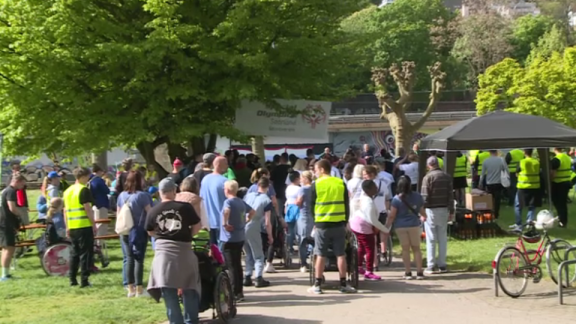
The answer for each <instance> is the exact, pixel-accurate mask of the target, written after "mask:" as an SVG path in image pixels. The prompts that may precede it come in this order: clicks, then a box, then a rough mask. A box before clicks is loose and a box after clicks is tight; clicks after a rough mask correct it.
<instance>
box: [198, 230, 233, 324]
mask: <svg viewBox="0 0 576 324" xmlns="http://www.w3.org/2000/svg"><path fill="white" fill-rule="evenodd" d="M192 249H193V250H194V253H195V254H196V257H197V258H198V270H199V271H200V281H201V284H202V295H201V296H200V308H199V311H200V312H201V313H202V312H205V311H207V310H209V309H212V319H219V320H220V321H221V322H222V323H227V322H228V321H229V320H230V319H232V318H234V317H235V316H236V301H235V299H234V294H233V293H232V284H231V283H230V277H229V276H228V273H227V271H226V266H225V265H224V258H223V257H222V254H221V252H220V250H218V247H216V246H215V245H210V233H208V231H205V230H201V231H200V232H199V233H198V234H196V235H195V236H194V239H193V241H192Z"/></svg>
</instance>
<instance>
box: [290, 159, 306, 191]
mask: <svg viewBox="0 0 576 324" xmlns="http://www.w3.org/2000/svg"><path fill="white" fill-rule="evenodd" d="M306 170H308V161H306V160H304V159H298V160H297V161H296V163H295V164H294V166H293V167H292V171H296V172H298V173H300V174H302V172H304V171H306ZM291 183H292V181H290V174H288V175H287V176H286V185H287V186H288V185H290V184H291Z"/></svg>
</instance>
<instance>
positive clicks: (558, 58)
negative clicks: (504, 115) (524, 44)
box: [476, 47, 576, 127]
mask: <svg viewBox="0 0 576 324" xmlns="http://www.w3.org/2000/svg"><path fill="white" fill-rule="evenodd" d="M575 71H576V48H574V47H570V48H567V49H566V50H565V51H564V54H563V55H562V54H560V53H558V52H555V53H553V54H552V55H551V56H550V57H548V58H545V57H536V58H535V59H534V60H532V61H531V62H530V64H529V65H528V66H526V67H524V68H522V67H521V66H520V65H519V64H518V63H516V62H515V61H513V60H509V59H507V60H504V61H502V62H500V63H498V64H496V65H495V66H493V67H491V68H490V69H488V70H487V71H486V73H484V74H483V75H482V76H480V89H479V91H478V96H477V98H476V103H477V107H478V113H479V114H484V113H487V112H490V111H493V110H495V109H497V108H498V105H499V104H501V105H502V106H501V108H505V109H506V110H509V111H513V112H518V113H523V114H531V115H539V116H543V117H546V118H549V119H552V120H555V121H558V122H561V123H564V124H566V125H568V126H571V127H575V126H576V121H575V120H574V114H576V108H575V107H576V72H575Z"/></svg>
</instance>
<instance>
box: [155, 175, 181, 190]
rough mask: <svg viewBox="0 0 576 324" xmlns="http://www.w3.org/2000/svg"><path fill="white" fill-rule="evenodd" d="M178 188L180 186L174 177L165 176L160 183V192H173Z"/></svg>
mask: <svg viewBox="0 0 576 324" xmlns="http://www.w3.org/2000/svg"><path fill="white" fill-rule="evenodd" d="M176 188H178V186H177V185H176V183H175V182H174V180H172V178H164V179H162V181H160V183H159V184H158V190H160V192H172V191H174V190H176Z"/></svg>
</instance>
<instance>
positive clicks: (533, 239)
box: [522, 228, 542, 243]
mask: <svg viewBox="0 0 576 324" xmlns="http://www.w3.org/2000/svg"><path fill="white" fill-rule="evenodd" d="M541 238H542V236H541V235H540V233H538V231H537V230H535V229H534V228H531V229H530V230H529V231H527V232H525V233H523V234H522V239H524V241H526V242H527V243H538V242H540V239H541Z"/></svg>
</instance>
